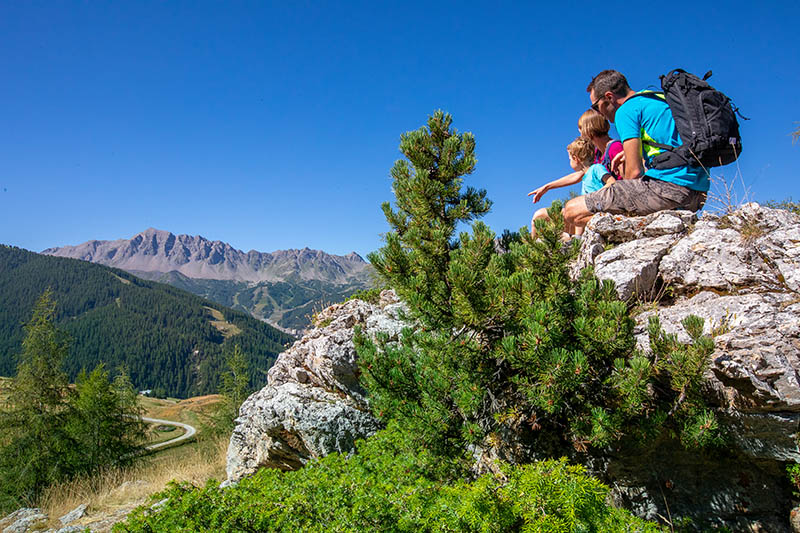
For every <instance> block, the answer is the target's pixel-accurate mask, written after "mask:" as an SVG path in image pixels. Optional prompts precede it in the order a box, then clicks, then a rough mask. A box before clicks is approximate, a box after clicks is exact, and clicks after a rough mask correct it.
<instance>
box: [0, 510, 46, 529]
mask: <svg viewBox="0 0 800 533" xmlns="http://www.w3.org/2000/svg"><path fill="white" fill-rule="evenodd" d="M46 520H47V515H46V514H44V513H42V510H41V509H37V508H33V507H23V508H22V509H17V510H16V511H14V512H13V513H11V514H10V515H8V516H6V517H5V518H2V519H0V528H2V529H0V531H2V532H3V533H26V532H27V531H30V530H32V529H34V528H35V527H37V526H39V525H40V524H41V523H43V522H45V521H46Z"/></svg>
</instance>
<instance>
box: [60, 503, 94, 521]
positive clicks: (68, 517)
mask: <svg viewBox="0 0 800 533" xmlns="http://www.w3.org/2000/svg"><path fill="white" fill-rule="evenodd" d="M87 507H89V505H88V504H85V503H82V504H80V505H79V506H77V507H76V508H75V509H73V510H72V511H70V512H68V513H67V514H65V515H64V516H62V517H61V518H59V519H58V521H59V522H61V525H62V526H66V525H69V524H71V523H72V522H74V521H75V520H79V519H81V518H83V517H84V516H85V515H86V509H87Z"/></svg>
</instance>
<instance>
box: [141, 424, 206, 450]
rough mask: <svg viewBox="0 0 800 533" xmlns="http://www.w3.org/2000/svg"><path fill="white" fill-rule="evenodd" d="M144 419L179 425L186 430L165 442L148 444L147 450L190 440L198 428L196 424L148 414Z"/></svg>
mask: <svg viewBox="0 0 800 533" xmlns="http://www.w3.org/2000/svg"><path fill="white" fill-rule="evenodd" d="M142 420H144V421H145V422H151V423H153V424H164V425H167V426H178V427H181V428H183V429H185V430H186V433H184V434H183V435H180V436H178V437H175V438H174V439H170V440H165V441H164V442H159V443H158V444H151V445H149V446H147V447H146V448H147V450H149V451H152V450H158V449H161V448H164V447H166V446H172V445H173V444H177V443H179V442H183V441H185V440H189V439H191V438H193V437H194V434H195V433H197V430H196V429H195V428H194V426H190V425H189V424H184V423H182V422H175V421H174V420H161V419H160V418H148V417H146V416H143V417H142Z"/></svg>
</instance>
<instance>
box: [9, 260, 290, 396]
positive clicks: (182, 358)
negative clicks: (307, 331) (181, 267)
mask: <svg viewBox="0 0 800 533" xmlns="http://www.w3.org/2000/svg"><path fill="white" fill-rule="evenodd" d="M47 288H50V289H51V290H52V294H53V299H54V300H55V301H56V304H57V308H56V314H55V321H56V324H57V326H58V327H59V328H60V329H63V330H64V331H66V332H67V333H68V334H69V337H70V339H71V344H70V350H69V352H70V356H69V357H68V358H67V359H66V360H65V363H64V370H65V371H66V372H67V375H68V376H69V379H70V380H74V379H75V378H76V377H77V376H78V374H79V373H80V372H81V370H82V369H91V368H94V367H96V366H97V365H98V363H100V362H103V363H105V364H106V368H108V369H110V370H112V371H113V370H114V369H116V368H120V367H125V368H127V370H128V373H129V375H130V379H131V381H132V382H133V384H134V385H135V386H136V387H137V388H138V389H139V390H143V389H152V390H153V391H154V393H155V394H157V395H161V396H166V395H169V396H174V397H179V398H185V397H189V396H194V395H201V394H208V393H211V392H215V391H216V390H217V388H218V380H219V374H220V372H221V371H222V369H223V367H224V361H225V354H226V353H229V352H230V351H231V350H232V349H233V345H234V344H236V345H239V346H240V347H241V350H242V352H244V353H245V354H247V355H248V356H249V368H250V381H251V383H250V385H251V387H253V388H255V387H258V386H261V385H263V384H264V383H266V371H267V370H268V369H269V367H270V366H271V365H272V364H273V362H274V361H275V358H276V356H277V354H278V353H280V352H281V351H283V349H284V347H285V346H286V344H287V343H289V342H291V341H292V340H293V337H291V336H290V335H287V334H285V333H283V332H281V331H279V330H277V329H275V328H273V327H271V326H269V325H267V324H265V323H263V322H260V321H258V320H256V319H254V318H252V317H250V316H248V315H246V314H244V313H242V312H239V311H234V310H231V309H228V308H226V307H223V306H221V305H219V304H216V303H212V302H209V301H207V300H204V299H203V298H200V297H198V296H195V295H192V294H189V293H187V292H185V291H182V290H180V289H177V288H175V287H170V286H168V285H165V284H161V283H156V282H152V281H145V280H142V279H140V278H137V277H135V276H133V275H131V274H128V273H127V272H125V271H122V270H117V269H113V268H108V267H105V266H101V265H97V264H92V263H87V262H84V261H78V260H75V259H66V258H58V257H51V256H44V255H40V254H36V253H33V252H29V251H27V250H23V249H20V248H16V247H10V246H5V245H0V375H2V376H11V375H13V374H14V370H15V368H16V364H17V356H18V354H19V352H20V345H21V343H22V339H23V336H24V332H23V328H22V325H23V323H24V322H25V320H26V319H27V318H28V317H29V316H30V313H31V309H33V307H34V304H35V302H36V300H37V298H39V296H41V294H42V293H43V292H44V291H45V290H46V289H47ZM214 315H216V316H214ZM221 317H222V318H223V320H220V318H221Z"/></svg>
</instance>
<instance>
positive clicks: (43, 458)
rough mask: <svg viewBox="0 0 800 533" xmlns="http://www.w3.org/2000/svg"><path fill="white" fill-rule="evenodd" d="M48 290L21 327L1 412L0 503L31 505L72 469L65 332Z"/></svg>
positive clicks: (11, 505)
mask: <svg viewBox="0 0 800 533" xmlns="http://www.w3.org/2000/svg"><path fill="white" fill-rule="evenodd" d="M55 306H56V304H55V302H54V301H53V298H52V292H51V291H50V290H49V289H48V290H46V291H45V292H44V294H42V296H41V297H40V298H39V300H38V301H37V302H36V305H35V307H34V310H33V316H32V317H31V319H30V321H29V322H28V323H27V324H26V325H25V339H24V340H23V342H22V353H21V355H20V358H19V363H18V365H17V375H16V377H15V378H14V379H13V380H12V382H11V385H10V387H9V395H8V399H7V406H8V407H7V409H5V410H3V411H2V412H1V413H0V435H2V438H1V439H2V440H0V445H2V448H0V498H2V500H0V507H5V508H6V509H8V508H10V507H13V506H15V505H20V504H23V503H30V502H31V501H32V500H33V498H34V497H35V496H36V495H37V494H38V493H39V492H40V491H41V489H42V488H44V487H45V486H47V485H48V484H50V483H52V482H54V481H56V480H58V479H62V478H63V477H65V476H66V475H69V474H70V473H71V465H70V464H69V461H68V460H67V459H66V458H67V456H68V455H69V454H70V451H71V450H73V449H74V442H73V441H72V440H71V439H70V437H69V435H68V434H67V432H66V431H65V430H64V426H65V424H64V422H65V418H66V416H67V404H66V398H67V395H68V394H69V388H68V386H69V383H68V381H67V377H66V375H65V374H64V372H63V371H62V370H61V367H62V363H63V360H64V358H65V357H66V355H67V351H68V340H67V338H66V335H65V334H64V333H63V332H61V331H59V330H58V329H57V328H56V327H55V326H54V324H53V318H54V316H55Z"/></svg>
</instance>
